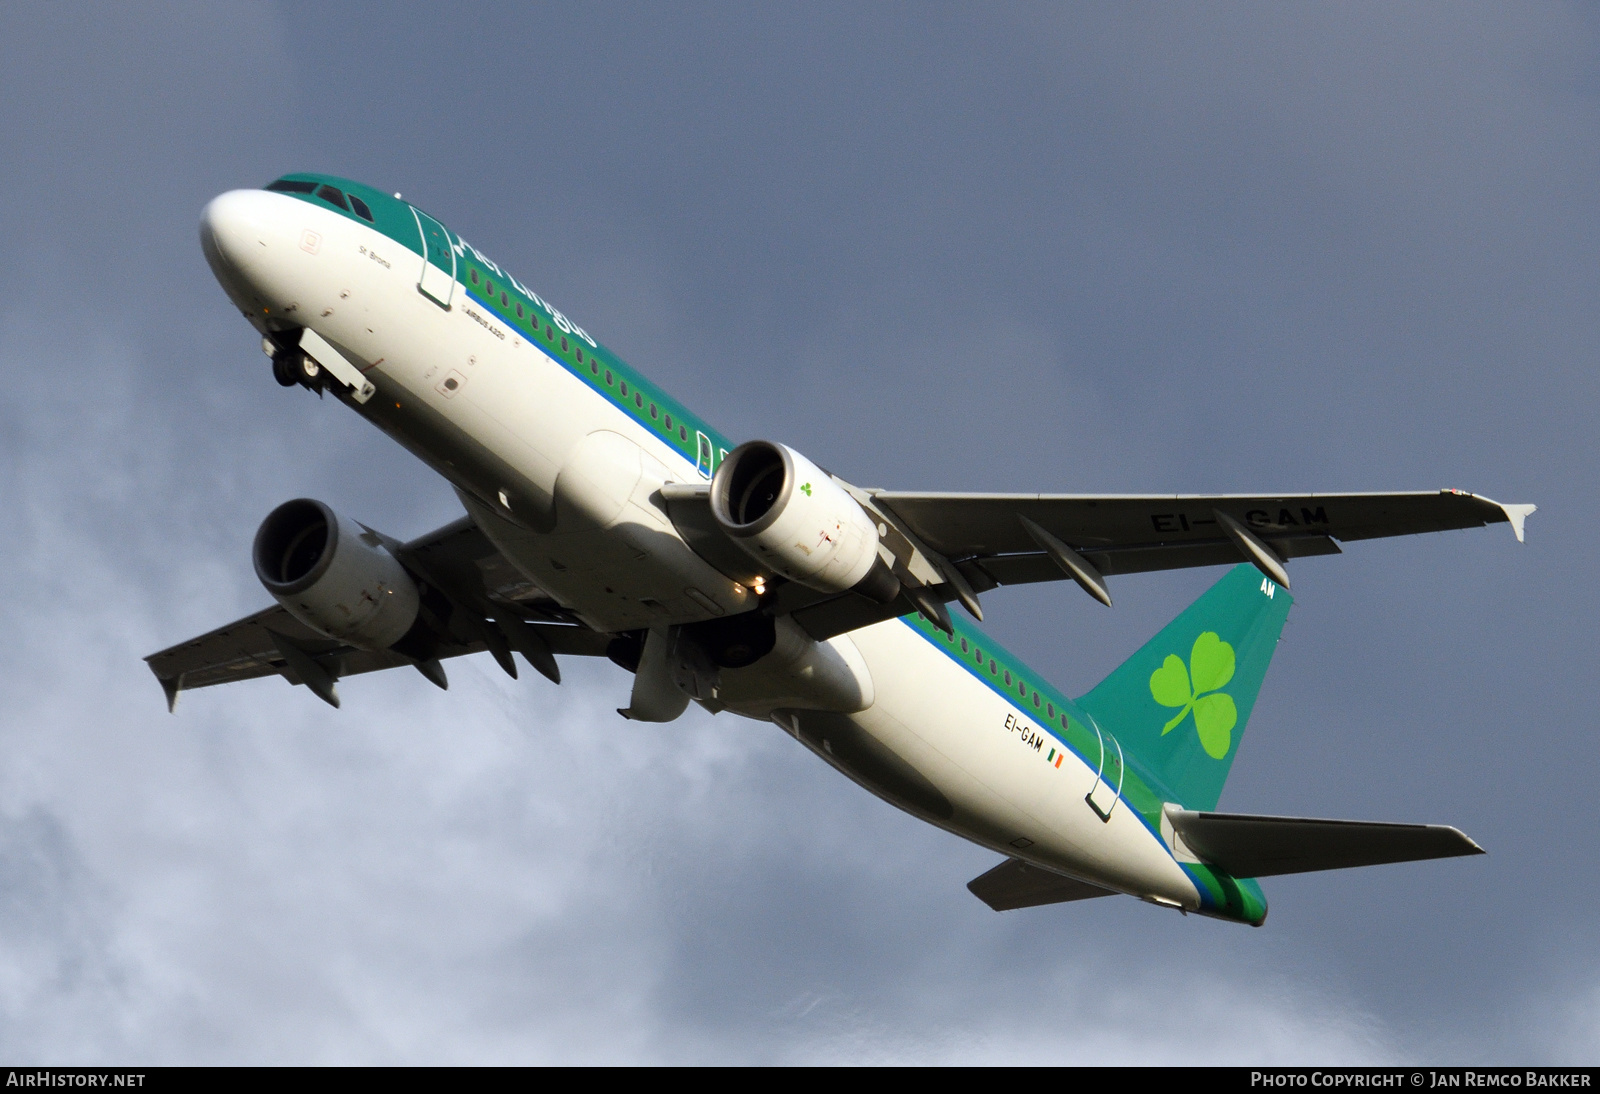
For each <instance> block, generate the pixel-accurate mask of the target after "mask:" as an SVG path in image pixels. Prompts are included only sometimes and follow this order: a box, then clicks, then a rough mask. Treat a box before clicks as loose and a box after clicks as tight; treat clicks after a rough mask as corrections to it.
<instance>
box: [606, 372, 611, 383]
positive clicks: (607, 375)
mask: <svg viewBox="0 0 1600 1094" xmlns="http://www.w3.org/2000/svg"><path fill="white" fill-rule="evenodd" d="M610 386H611V370H610V369H606V387H610Z"/></svg>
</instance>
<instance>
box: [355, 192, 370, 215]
mask: <svg viewBox="0 0 1600 1094" xmlns="http://www.w3.org/2000/svg"><path fill="white" fill-rule="evenodd" d="M350 208H352V209H354V210H355V211H356V216H358V217H360V218H361V219H362V220H368V221H370V220H372V210H371V209H368V208H367V203H366V202H364V201H362V200H361V199H360V198H358V197H356V196H355V195H354V194H351V195H350Z"/></svg>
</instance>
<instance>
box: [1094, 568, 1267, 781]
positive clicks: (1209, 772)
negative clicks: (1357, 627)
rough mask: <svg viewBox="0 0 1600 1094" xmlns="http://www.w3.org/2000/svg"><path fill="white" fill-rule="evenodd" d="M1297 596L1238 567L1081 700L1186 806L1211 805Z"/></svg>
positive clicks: (1235, 750) (1141, 765)
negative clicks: (1291, 595) (1294, 597)
mask: <svg viewBox="0 0 1600 1094" xmlns="http://www.w3.org/2000/svg"><path fill="white" fill-rule="evenodd" d="M1292 603H1293V600H1292V599H1291V598H1290V596H1289V594H1288V592H1287V591H1286V590H1285V589H1284V588H1283V586H1281V585H1278V584H1277V583H1275V582H1273V581H1272V580H1271V579H1270V578H1264V577H1262V576H1261V572H1260V571H1259V570H1257V569H1256V568H1255V567H1253V566H1250V565H1244V564H1242V565H1239V566H1236V567H1234V569H1233V570H1231V571H1230V572H1229V573H1228V574H1227V575H1226V576H1224V577H1223V578H1222V580H1221V581H1218V582H1217V583H1216V584H1215V585H1213V586H1211V588H1210V589H1209V590H1207V591H1206V593H1205V594H1204V595H1203V596H1201V597H1200V599H1199V600H1196V601H1195V602H1194V603H1193V604H1191V605H1189V607H1188V609H1187V610H1186V611H1184V613H1183V614H1182V615H1180V616H1178V618H1176V619H1174V620H1173V621H1172V622H1171V623H1168V624H1167V625H1166V627H1164V628H1162V630H1161V633H1159V634H1157V635H1156V636H1155V637H1154V638H1152V639H1151V640H1150V641H1149V642H1147V643H1146V644H1145V646H1144V648H1143V649H1141V650H1140V651H1139V652H1138V653H1136V654H1134V655H1133V656H1132V657H1130V658H1128V660H1126V661H1124V662H1123V663H1122V665H1121V666H1120V667H1118V668H1117V669H1116V671H1114V672H1112V674H1111V675H1110V676H1107V677H1106V678H1105V679H1104V680H1102V681H1101V682H1100V684H1099V685H1098V686H1097V687H1096V688H1095V689H1094V690H1093V691H1091V692H1089V694H1087V695H1085V696H1084V697H1083V698H1081V699H1079V700H1078V706H1080V707H1081V708H1083V709H1084V710H1086V711H1088V712H1089V713H1090V714H1091V715H1093V717H1094V720H1095V721H1096V722H1098V723H1099V724H1100V728H1101V729H1102V730H1104V731H1105V732H1107V733H1109V734H1111V735H1112V736H1114V737H1116V739H1117V740H1118V741H1120V742H1121V744H1122V747H1123V748H1124V749H1126V750H1127V751H1128V752H1129V753H1130V754H1131V756H1132V759H1133V760H1134V762H1135V763H1136V764H1138V766H1140V767H1142V768H1144V769H1145V771H1147V772H1148V773H1149V774H1151V775H1153V776H1155V778H1156V780H1157V781H1158V782H1159V783H1161V784H1162V785H1163V786H1165V787H1166V789H1167V790H1169V791H1171V793H1172V794H1173V795H1174V796H1175V799H1176V801H1177V802H1178V803H1179V804H1181V805H1182V806H1184V807H1185V808H1187V809H1193V810H1201V811H1205V810H1210V809H1215V808H1216V805H1217V799H1218V798H1219V797H1221V795H1222V784H1223V782H1224V781H1225V780H1226V779H1227V777H1228V769H1229V768H1230V767H1232V766H1233V757H1234V754H1235V753H1237V752H1238V751H1239V741H1240V739H1241V738H1243V737H1244V727H1245V723H1246V722H1248V721H1249V720H1250V711H1251V709H1252V708H1254V706H1255V704H1256V693H1257V692H1259V691H1260V690H1261V681H1262V679H1263V678H1264V677H1265V676H1266V674H1267V666H1268V665H1269V664H1270V663H1271V661H1272V653H1273V650H1274V649H1275V648H1276V647H1277V644H1278V635H1279V634H1280V633H1282V631H1283V624H1284V620H1286V619H1287V618H1288V617H1289V605H1290V604H1292Z"/></svg>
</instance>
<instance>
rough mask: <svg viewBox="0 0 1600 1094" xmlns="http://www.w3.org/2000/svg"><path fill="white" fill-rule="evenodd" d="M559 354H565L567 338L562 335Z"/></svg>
mask: <svg viewBox="0 0 1600 1094" xmlns="http://www.w3.org/2000/svg"><path fill="white" fill-rule="evenodd" d="M561 352H562V353H565V352H567V336H566V335H564V334H563V335H562V336H561Z"/></svg>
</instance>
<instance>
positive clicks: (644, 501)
mask: <svg viewBox="0 0 1600 1094" xmlns="http://www.w3.org/2000/svg"><path fill="white" fill-rule="evenodd" d="M203 236H204V238H205V243H206V248H207V252H208V257H209V258H210V259H211V261H212V265H213V268H214V269H216V271H217V274H218V277H219V279H220V280H221V281H222V282H223V286H224V288H225V289H226V290H227V291H228V293H229V295H230V297H231V298H232V299H233V300H234V302H235V303H236V304H237V305H238V306H239V307H240V308H241V310H242V311H244V313H245V314H246V316H247V317H249V318H250V320H251V321H252V323H254V324H255V325H256V326H257V328H258V329H259V330H261V331H263V332H265V331H266V330H268V329H269V328H271V329H279V328H281V327H282V326H286V325H291V324H292V325H295V326H304V327H307V328H310V329H311V330H314V331H315V332H316V333H317V334H318V335H320V336H321V337H322V338H324V339H326V341H327V342H328V343H329V344H331V345H332V346H333V347H335V348H336V349H337V350H339V351H340V352H341V353H343V354H344V355H345V356H346V357H347V358H348V359H349V360H350V362H352V363H353V364H355V365H356V366H357V367H358V368H359V369H360V370H361V371H362V373H363V375H364V376H365V377H366V379H367V380H368V381H370V382H371V383H372V384H373V385H374V386H375V388H376V392H375V393H374V394H372V395H371V397H370V398H368V399H367V400H366V401H365V402H361V403H357V402H356V401H354V400H353V399H349V398H346V399H345V401H346V403H347V405H349V406H351V407H352V408H353V409H355V410H356V411H357V413H359V414H361V415H362V416H363V417H365V418H367V419H368V420H370V421H372V422H373V423H374V424H375V425H377V426H378V427H379V428H381V429H383V430H384V431H385V432H387V433H389V434H390V435H391V436H394V437H395V438H396V439H397V440H399V441H400V442H401V443H402V444H404V445H405V446H406V447H407V448H408V449H410V450H411V451H412V452H414V453H415V454H416V455H417V456H419V457H420V458H421V459H423V460H424V461H425V462H426V463H428V464H429V465H430V466H431V467H433V468H434V469H435V470H437V471H438V472H439V473H440V474H442V475H444V476H445V477H446V478H447V479H449V480H450V482H451V483H452V484H453V485H454V486H455V487H456V489H457V491H458V493H459V495H460V497H461V499H462V501H463V503H464V504H465V505H466V507H467V509H468V511H469V512H470V513H471V515H472V517H473V518H474V520H475V521H476V522H477V523H478V525H479V526H480V527H481V528H482V530H483V531H484V533H485V534H486V535H487V536H488V537H489V539H490V541H491V542H493V543H494V545H495V546H496V547H497V548H498V549H499V550H500V551H501V553H502V554H504V555H505V557H506V558H507V559H508V560H509V561H510V562H511V563H512V564H513V565H514V566H516V567H517V568H518V569H519V570H520V571H522V572H523V573H524V574H525V575H526V576H527V577H528V578H529V580H531V581H533V582H535V583H537V584H538V585H539V586H540V587H541V588H542V589H544V590H545V591H546V592H547V593H549V594H550V595H551V596H552V597H553V598H554V599H555V600H557V601H558V602H559V603H561V604H562V605H563V606H564V607H565V608H566V609H568V610H569V611H571V612H572V613H573V614H575V615H576V616H577V617H579V618H580V619H582V620H583V621H584V622H585V623H587V624H588V625H589V626H591V627H593V628H594V629H596V630H598V631H602V632H606V633H612V632H618V631H624V630H634V629H640V628H650V627H664V626H668V625H671V624H681V623H692V622H696V621H699V620H705V619H711V618H715V617H718V616H722V615H725V614H734V613H738V612H742V611H747V610H750V609H751V608H754V607H755V606H756V603H757V600H756V596H755V594H754V593H753V592H752V591H751V590H749V589H747V588H746V587H745V586H744V585H741V584H740V583H739V582H737V581H735V580H733V579H731V578H729V577H727V576H725V575H724V574H723V573H721V572H719V571H718V570H717V569H716V568H714V567H713V566H711V565H710V564H709V563H707V562H706V561H704V560H703V559H701V558H700V556H698V555H697V554H695V553H694V552H693V551H692V550H690V549H689V547H688V546H687V545H686V544H685V543H684V542H683V540H682V538H681V537H680V535H679V534H678V532H677V530H676V529H675V528H674V526H673V523H672V521H671V520H670V519H669V518H668V516H667V514H666V512H665V508H664V506H663V505H662V504H661V503H660V495H659V494H658V493H657V491H658V490H659V488H660V486H661V485H662V484H664V483H667V482H695V481H701V480H703V479H704V478H705V477H706V471H707V470H708V469H707V468H706V467H704V466H701V467H697V466H696V465H695V464H694V463H693V462H691V461H690V460H688V459H686V458H685V457H684V455H683V454H682V453H681V452H680V451H679V450H678V449H676V448H674V447H672V446H671V445H670V444H667V443H665V442H664V441H663V440H662V439H661V438H660V437H659V436H658V435H657V434H656V433H654V432H652V431H651V430H650V429H648V428H646V427H644V426H642V425H640V424H639V423H638V422H637V421H635V420H634V419H633V418H631V417H629V416H628V415H626V414H624V413H622V412H621V411H619V410H618V409H617V407H616V406H614V405H613V404H612V403H611V402H610V401H609V400H608V399H607V398H605V397H604V396H603V395H601V394H600V393H599V392H598V391H596V390H594V389H593V388H592V387H591V386H590V385H588V384H586V383H585V382H584V381H583V380H582V379H580V378H578V377H577V376H575V375H574V374H573V373H572V371H570V370H569V369H568V368H565V367H563V366H562V365H561V364H560V363H559V362H557V361H555V360H554V359H553V358H552V357H551V356H550V355H549V354H548V353H547V352H546V350H545V349H544V348H543V347H542V346H541V345H539V344H536V343H534V342H532V341H530V340H529V339H527V338H526V337H525V336H523V335H522V334H521V333H520V332H519V331H517V330H516V329H514V328H510V327H508V326H507V325H506V324H504V323H502V322H500V321H498V320H497V319H496V317H495V316H494V315H493V314H492V313H490V312H489V311H488V309H486V308H485V307H483V306H482V303H481V301H475V300H474V299H473V298H472V296H471V294H470V293H469V292H468V289H467V286H465V285H463V284H456V285H454V286H453V288H451V289H448V290H446V292H447V293H448V294H449V295H450V306H449V307H448V308H446V307H443V306H441V305H440V304H439V303H438V302H436V301H435V300H433V299H431V298H430V297H429V296H428V295H426V294H424V293H423V292H421V291H419V288H418V280H419V274H420V271H421V269H422V265H423V263H422V259H421V258H419V256H418V255H417V254H416V253H415V252H414V251H411V250H408V249H405V248H402V247H400V246H398V245H396V244H395V243H394V241H393V240H391V239H389V238H388V237H387V236H385V235H383V234H381V233H379V232H377V231H375V230H373V229H370V228H367V227H365V226H364V225H362V224H359V223H356V222H354V221H352V220H351V219H349V218H346V217H341V216H340V215H338V214H337V213H335V212H333V211H331V210H326V209H322V208H319V207H318V206H316V205H314V204H311V203H308V202H304V201H299V200H296V199H294V198H291V197H287V196H283V195H279V194H274V193H268V192H265V191H255V190H252V191H235V192H232V193H229V194H224V195H223V196H222V197H220V198H218V199H217V200H216V201H215V202H214V203H213V204H212V206H211V207H210V208H208V210H207V214H206V221H205V225H204V228H203ZM722 676H723V687H722V689H721V692H720V694H719V699H720V705H721V706H722V707H724V708H726V709H729V710H732V711H734V712H736V713H739V714H744V715H746V716H749V717H752V718H758V719H762V720H770V721H772V722H774V723H776V724H778V725H780V726H782V727H784V729H785V730H786V731H788V732H789V733H790V734H791V735H793V736H795V737H796V738H797V739H799V740H801V741H802V742H803V743H804V744H806V746H807V747H808V748H810V749H811V750H812V751H814V752H815V753H816V754H817V755H819V756H820V757H822V758H823V759H824V760H825V761H827V762H829V763H831V764H833V765H834V766H836V767H838V768H839V769H840V770H841V771H843V772H844V773H845V774H847V775H848V776H850V777H851V778H853V779H855V780H856V781H858V782H861V783H862V785H864V786H866V787H868V789H871V790H873V791H874V792H875V793H878V794H880V795H881V796H883V797H885V798H887V799H888V800H890V801H892V802H894V803H895V804H897V805H900V806H902V807H903V808H906V809H908V810H909V811H911V812H913V813H915V814H917V815H919V816H921V817H923V818H924V819H927V820H929V821H930V822H931V823H934V824H937V825H939V826H941V827H943V828H946V829H948V830H949V831H952V832H955V833H957V834H958V835H961V836H964V837H966V838H967V839H970V840H973V841H975V842H977V843H980V844H982V845H984V846H986V847H990V848H992V849H994V850H995V851H997V852H999V853H1001V854H1004V855H1008V856H1013V857H1016V858H1020V859H1024V860H1026V861H1030V862H1033V863H1035V864H1037V865H1041V866H1044V867H1047V868H1050V869H1053V870H1056V871H1060V872H1064V873H1068V874H1071V875H1073V876H1076V877H1079V878H1081V879H1083V880H1086V881H1089V882H1093V883H1095V884H1098V885H1102V886H1105V887H1107V888H1111V889H1115V890H1118V891H1121V892H1125V893H1130V894H1132V895H1135V896H1139V897H1142V898H1146V899H1151V900H1155V901H1157V902H1160V903H1164V904H1170V905H1173V906H1178V907H1182V908H1186V909H1196V908H1198V907H1199V906H1200V896H1199V893H1198V892H1197V890H1196V887H1195V884H1194V883H1193V882H1192V881H1191V880H1190V878H1189V876H1188V875H1187V874H1186V873H1185V871H1184V869H1183V867H1182V866H1181V865H1180V864H1179V863H1178V861H1177V860H1176V859H1175V858H1174V857H1173V853H1172V851H1171V849H1170V848H1169V847H1168V845H1167V843H1166V842H1165V841H1164V840H1163V839H1162V837H1161V834H1160V833H1159V832H1157V831H1153V830H1152V828H1151V826H1150V825H1149V824H1148V823H1147V822H1146V820H1145V819H1144V818H1142V817H1140V816H1139V815H1138V814H1137V813H1136V812H1135V811H1134V810H1133V809H1132V808H1129V807H1125V806H1124V805H1123V804H1121V803H1118V804H1117V805H1116V806H1115V807H1114V808H1112V809H1111V810H1110V818H1109V820H1105V819H1102V817H1101V816H1100V814H1099V813H1098V812H1096V810H1094V809H1092V808H1090V806H1089V805H1088V803H1087V802H1086V801H1085V797H1086V795H1088V794H1089V793H1090V791H1091V789H1092V788H1093V787H1094V786H1095V784H1096V780H1097V772H1096V769H1095V767H1093V766H1091V765H1090V764H1088V763H1086V762H1085V761H1084V760H1083V759H1082V758H1081V757H1079V756H1078V755H1077V754H1076V753H1074V752H1072V751H1070V750H1066V752H1065V760H1064V761H1063V762H1061V763H1059V764H1056V763H1052V762H1047V760H1046V758H1045V755H1044V754H1043V753H1042V751H1041V750H1040V749H1038V748H1035V747H1033V745H1032V744H1030V743H1029V741H1030V737H1029V731H1030V729H1031V728H1032V727H1034V726H1035V725H1037V722H1038V718H1037V715H1034V714H1032V713H1030V712H1029V711H1028V710H1027V709H1025V707H1024V706H1021V705H1018V704H1015V703H1013V702H1011V701H1009V700H1008V699H1007V698H1006V696H1005V695H1004V694H1002V693H1001V692H999V691H997V690H996V689H995V688H994V687H991V686H990V685H989V684H988V683H986V682H985V681H984V680H982V679H980V678H979V677H978V676H976V675H975V674H974V673H972V672H970V671H967V670H966V669H965V668H964V667H963V666H962V665H960V664H957V663H956V662H955V661H954V660H952V657H951V656H950V655H949V654H948V653H947V652H946V651H945V650H944V649H941V648H938V646H937V645H936V643H935V642H934V641H931V640H930V639H929V638H928V637H926V636H925V635H924V634H923V632H922V631H920V630H918V629H917V628H915V627H913V626H911V625H909V624H908V623H906V622H904V621H902V620H898V619H896V620H889V621H887V622H883V623H878V624H875V625H872V626H869V627H865V628H862V629H860V630H857V631H853V632H851V633H849V634H847V635H842V636H839V637H836V638H833V639H829V640H828V641H827V642H824V643H814V642H812V641H811V640H810V639H809V638H806V637H805V636H804V635H803V634H801V633H799V631H798V628H795V627H794V626H793V624H792V623H788V622H787V621H781V625H780V637H779V644H778V648H777V649H775V650H774V651H773V653H771V654H769V655H767V657H766V658H764V659H763V660H762V661H759V662H757V663H756V664H755V665H753V666H751V667H750V668H748V669H739V670H724V671H723V674H722ZM841 697H842V698H841ZM1034 732H1037V731H1034ZM863 757H865V759H863ZM1101 792H1102V793H1104V790H1103V789H1102V791H1101Z"/></svg>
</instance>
